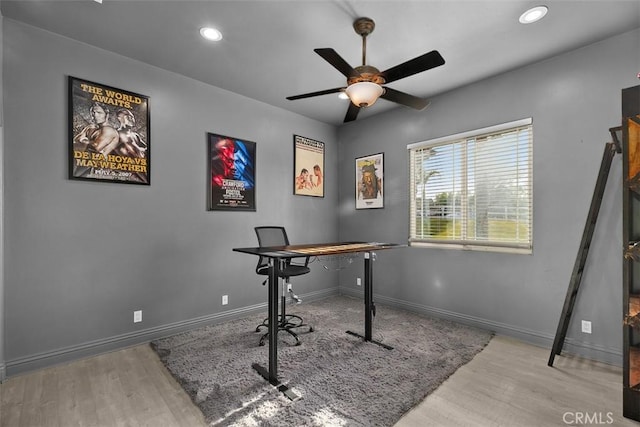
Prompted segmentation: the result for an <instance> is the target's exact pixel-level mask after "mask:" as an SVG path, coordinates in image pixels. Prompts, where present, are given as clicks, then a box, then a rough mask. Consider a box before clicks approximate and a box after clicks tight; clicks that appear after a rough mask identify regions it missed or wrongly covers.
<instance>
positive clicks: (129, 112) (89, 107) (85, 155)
mask: <svg viewBox="0 0 640 427" xmlns="http://www.w3.org/2000/svg"><path fill="white" fill-rule="evenodd" d="M68 84H69V178H70V179H83V180H91V181H106V182H119V183H124V184H142V185H149V184H150V183H151V162H150V148H151V139H150V135H149V129H150V128H149V98H148V97H146V96H144V95H140V94H137V93H133V92H129V91H126V90H122V89H116V88H113V87H110V86H106V85H103V84H100V83H94V82H90V81H87V80H81V79H78V78H75V77H71V76H69V83H68Z"/></svg>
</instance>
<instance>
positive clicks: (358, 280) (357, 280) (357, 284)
mask: <svg viewBox="0 0 640 427" xmlns="http://www.w3.org/2000/svg"><path fill="white" fill-rule="evenodd" d="M356 286H362V279H360V278H359V277H357V278H356Z"/></svg>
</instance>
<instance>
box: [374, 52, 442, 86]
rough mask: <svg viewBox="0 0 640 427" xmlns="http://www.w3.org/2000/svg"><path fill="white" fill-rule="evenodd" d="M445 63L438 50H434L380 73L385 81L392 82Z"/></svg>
mask: <svg viewBox="0 0 640 427" xmlns="http://www.w3.org/2000/svg"><path fill="white" fill-rule="evenodd" d="M443 64H444V58H443V57H442V56H441V55H440V53H439V52H438V51H437V50H432V51H431V52H429V53H425V54H424V55H422V56H418V57H417V58H413V59H410V60H409V61H407V62H403V63H402V64H399V65H396V66H395V67H391V68H389V69H388V70H386V71H383V72H381V73H380V75H381V76H382V77H384V80H385V83H391V82H393V81H396V80H400V79H403V78H405V77H409V76H412V75H414V74H418V73H421V72H423V71H427V70H430V69H432V68H435V67H439V66H441V65H443Z"/></svg>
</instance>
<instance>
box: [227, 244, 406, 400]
mask: <svg viewBox="0 0 640 427" xmlns="http://www.w3.org/2000/svg"><path fill="white" fill-rule="evenodd" d="M399 246H400V245H397V244H391V243H366V242H346V243H317V244H310V245H289V246H272V247H254V248H234V249H233V250H234V251H235V252H242V253H245V254H251V255H257V256H263V257H266V258H268V259H269V281H268V283H269V297H268V318H269V367H268V369H265V368H264V367H263V366H261V365H259V364H257V363H254V364H253V365H252V366H253V369H255V370H256V371H258V373H259V374H260V375H262V377H263V378H264V379H265V380H267V381H269V382H270V383H271V384H272V385H274V386H276V387H278V390H280V391H281V392H282V393H284V394H285V396H287V397H288V398H289V399H291V400H296V399H298V398H299V396H298V395H296V394H295V393H294V392H293V391H292V390H291V389H289V387H287V386H286V385H284V384H282V383H281V382H280V380H278V277H279V273H280V263H281V262H282V260H285V259H290V258H301V257H307V256H323V255H340V254H347V253H358V252H364V336H362V335H360V334H357V333H355V332H351V331H347V333H348V334H351V335H355V336H358V337H360V338H363V339H364V340H365V341H370V342H372V343H375V344H378V345H381V346H383V347H385V348H387V349H389V350H391V349H392V347H390V346H388V345H386V344H383V343H380V342H377V341H374V340H373V339H371V330H372V325H373V321H372V320H373V319H372V317H373V315H374V314H375V306H374V304H373V264H372V262H371V261H372V260H373V259H374V256H375V252H374V251H377V250H382V249H391V248H397V247H399Z"/></svg>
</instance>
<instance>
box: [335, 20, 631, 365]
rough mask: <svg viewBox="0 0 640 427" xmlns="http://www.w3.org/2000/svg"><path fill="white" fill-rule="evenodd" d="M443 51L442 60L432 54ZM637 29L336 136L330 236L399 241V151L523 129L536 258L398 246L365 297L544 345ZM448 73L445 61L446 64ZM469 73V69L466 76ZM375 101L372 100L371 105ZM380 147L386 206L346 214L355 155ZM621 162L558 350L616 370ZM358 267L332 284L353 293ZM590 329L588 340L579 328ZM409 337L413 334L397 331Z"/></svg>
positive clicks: (403, 199) (402, 172)
mask: <svg viewBox="0 0 640 427" xmlns="http://www.w3.org/2000/svg"><path fill="white" fill-rule="evenodd" d="M442 54H443V56H444V57H445V58H446V57H447V52H442ZM639 65H640V32H639V31H637V30H636V31H633V32H629V33H625V34H622V35H619V36H617V37H613V38H611V39H608V40H605V41H602V42H600V43H597V44H593V45H590V46H587V47H585V48H582V49H579V50H576V51H573V52H570V53H567V54H564V55H561V56H558V57H555V58H552V59H549V60H547V61H544V62H541V63H537V64H534V65H531V66H528V67H525V68H522V69H519V70H516V71H513V72H510V73H507V74H503V75H500V76H497V77H495V78H491V79H488V80H484V81H481V82H479V83H476V84H473V85H470V86H467V87H463V88H461V89H458V90H455V91H452V92H449V93H445V94H443V95H441V96H438V97H436V98H434V99H432V104H431V106H430V107H429V108H428V109H427V110H425V111H424V112H413V111H410V110H406V109H401V110H395V111H394V112H392V113H390V114H387V115H384V116H381V117H372V118H369V119H367V120H362V121H357V122H354V123H352V124H350V125H348V126H343V127H341V128H340V129H339V132H338V136H339V138H338V139H339V156H338V159H339V160H338V170H339V174H340V179H341V182H343V183H344V185H342V186H341V187H340V206H341V209H340V212H341V215H340V238H341V239H343V240H360V239H367V240H369V239H372V240H376V241H389V242H396V243H406V241H407V236H408V214H407V212H408V199H407V197H408V188H407V182H408V172H407V170H408V161H407V150H406V145H407V144H408V143H412V142H417V141H422V140H428V139H431V138H436V137H440V136H445V135H450V134H456V133H458V132H463V131H467V130H473V129H478V128H482V127H486V126H490V125H494V124H499V123H504V122H508V121H512V120H517V119H521V118H526V117H532V118H533V126H534V127H533V131H534V148H533V153H534V157H533V159H534V169H533V174H534V186H533V188H534V225H533V226H534V228H533V241H534V251H533V254H532V255H510V254H502V253H489V252H471V251H457V250H444V249H431V248H429V249H426V248H403V249H399V250H393V251H387V252H385V251H383V252H380V253H379V254H378V257H379V260H378V262H377V265H376V276H377V277H376V289H375V293H376V295H377V300H378V301H381V302H387V303H391V304H396V305H400V306H404V307H407V308H411V309H413V310H416V311H422V312H427V313H433V314H436V315H439V316H445V317H451V318H454V319H458V320H462V321H465V322H469V323H474V324H477V325H480V326H482V327H486V328H489V329H492V330H496V331H499V332H501V333H506V334H510V335H514V336H517V337H520V338H524V339H526V340H529V341H531V342H536V343H539V344H543V345H546V346H549V348H550V347H551V343H552V340H553V337H554V335H555V332H556V327H557V324H558V320H559V317H560V313H561V310H562V304H563V302H564V298H565V294H566V291H567V287H568V285H569V279H570V276H571V271H572V268H573V264H574V262H575V258H576V255H577V251H578V245H579V243H580V239H581V237H582V232H583V229H584V224H585V218H586V216H587V213H588V210H589V206H590V202H591V197H592V194H593V190H594V185H595V181H596V177H597V174H598V170H599V167H600V161H601V159H602V153H603V150H604V144H605V143H606V142H608V141H610V140H611V138H610V134H609V131H608V129H609V128H610V127H614V126H619V125H620V116H621V112H620V111H621V110H620V102H621V101H620V99H621V96H620V92H621V89H622V88H625V87H630V86H635V85H637V84H638V79H637V78H636V73H637V72H638V69H639V68H638V66H639ZM445 67H446V65H445ZM469 72H473V70H469ZM381 102H384V101H381ZM379 152H384V156H385V157H384V160H385V170H384V173H385V175H384V177H385V196H384V198H385V208H384V209H377V210H369V211H361V210H359V211H356V210H355V207H354V186H355V183H354V181H355V178H354V174H355V172H354V160H353V159H354V158H356V157H360V156H363V155H368V154H373V153H379ZM621 186H622V167H621V156H620V155H618V156H616V158H615V159H614V164H613V167H612V170H611V172H610V176H609V183H608V186H607V189H606V192H605V195H604V201H603V206H602V209H601V211H600V217H599V219H598V224H597V228H596V231H595V236H594V240H593V244H592V246H591V251H590V255H589V260H588V263H587V267H586V270H585V275H584V279H583V282H582V287H581V289H580V294H579V296H578V299H577V303H576V309H575V311H574V316H573V321H572V323H571V325H570V329H569V332H568V335H567V337H568V345H567V346H565V349H566V350H569V351H573V352H578V353H581V354H583V355H586V356H589V357H593V358H596V359H601V360H606V361H610V362H613V363H618V364H619V363H621V354H622V351H621V348H622V327H621V319H622V309H621V307H622V294H621V292H622V270H621V267H622V256H621V255H622V237H621V234H622V230H621V227H622V225H621V221H622V214H621V208H622V203H621ZM360 274H361V273H360V270H359V268H354V269H349V270H344V271H343V272H341V274H340V283H341V286H342V287H343V290H344V291H345V292H347V293H358V291H359V288H357V287H356V286H355V277H356V276H358V275H360ZM581 319H585V320H590V321H592V328H593V333H592V334H591V335H586V334H582V333H581V332H580V320H581ZM407 333H408V334H410V333H411V332H410V331H408V332H407Z"/></svg>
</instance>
